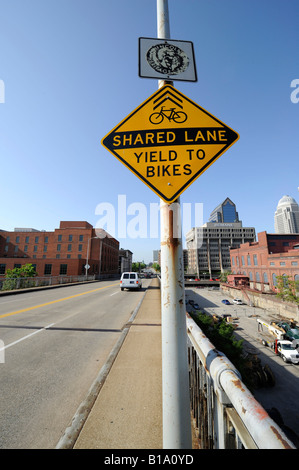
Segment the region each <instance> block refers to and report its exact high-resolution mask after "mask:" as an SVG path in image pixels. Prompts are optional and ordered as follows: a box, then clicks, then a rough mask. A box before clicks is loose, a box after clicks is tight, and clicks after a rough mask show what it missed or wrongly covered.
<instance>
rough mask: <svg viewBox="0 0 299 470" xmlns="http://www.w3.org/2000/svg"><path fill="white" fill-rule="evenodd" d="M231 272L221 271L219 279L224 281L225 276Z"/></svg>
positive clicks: (225, 279)
mask: <svg viewBox="0 0 299 470" xmlns="http://www.w3.org/2000/svg"><path fill="white" fill-rule="evenodd" d="M229 274H231V271H223V272H222V273H221V274H220V281H221V282H226V281H227V276H228V275H229Z"/></svg>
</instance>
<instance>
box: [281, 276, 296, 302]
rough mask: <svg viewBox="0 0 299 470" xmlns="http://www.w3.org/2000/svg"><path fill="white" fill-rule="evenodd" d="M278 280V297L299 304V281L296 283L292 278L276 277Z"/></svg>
mask: <svg viewBox="0 0 299 470" xmlns="http://www.w3.org/2000/svg"><path fill="white" fill-rule="evenodd" d="M276 280H277V286H276V287H277V293H276V295H277V297H279V298H280V299H282V300H286V301H288V302H295V303H297V304H299V298H298V296H297V292H298V290H299V281H294V280H292V279H291V276H285V275H281V276H276Z"/></svg>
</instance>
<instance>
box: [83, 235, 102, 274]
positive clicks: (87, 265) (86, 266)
mask: <svg viewBox="0 0 299 470" xmlns="http://www.w3.org/2000/svg"><path fill="white" fill-rule="evenodd" d="M94 238H99V237H91V238H89V239H88V242H87V253H86V264H85V278H86V280H87V275H88V270H89V268H90V266H89V264H88V254H89V242H90V240H93V239H94Z"/></svg>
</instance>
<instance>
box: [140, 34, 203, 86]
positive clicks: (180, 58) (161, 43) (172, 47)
mask: <svg viewBox="0 0 299 470" xmlns="http://www.w3.org/2000/svg"><path fill="white" fill-rule="evenodd" d="M139 76H140V77H142V78H156V79H158V80H181V81H187V82H196V81H197V75H196V67H195V59H194V51H193V44H192V42H190V41H176V40H171V39H153V38H139Z"/></svg>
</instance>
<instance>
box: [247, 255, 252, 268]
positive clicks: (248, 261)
mask: <svg viewBox="0 0 299 470" xmlns="http://www.w3.org/2000/svg"><path fill="white" fill-rule="evenodd" d="M247 266H251V261H250V255H247Z"/></svg>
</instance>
